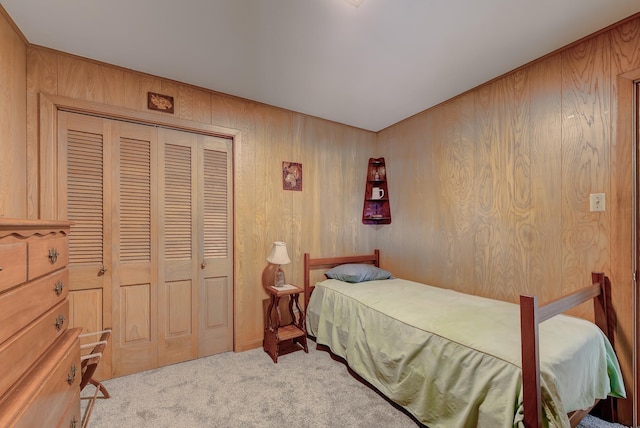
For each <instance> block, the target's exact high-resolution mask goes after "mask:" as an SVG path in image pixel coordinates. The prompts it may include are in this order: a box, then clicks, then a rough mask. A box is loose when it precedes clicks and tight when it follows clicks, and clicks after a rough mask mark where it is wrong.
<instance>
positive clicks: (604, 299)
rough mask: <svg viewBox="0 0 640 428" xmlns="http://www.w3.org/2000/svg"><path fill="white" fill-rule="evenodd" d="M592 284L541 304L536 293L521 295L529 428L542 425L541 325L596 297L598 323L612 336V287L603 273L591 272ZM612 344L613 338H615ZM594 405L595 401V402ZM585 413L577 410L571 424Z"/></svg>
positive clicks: (610, 337)
mask: <svg viewBox="0 0 640 428" xmlns="http://www.w3.org/2000/svg"><path fill="white" fill-rule="evenodd" d="M591 282H592V285H591V286H589V287H585V288H583V289H581V290H578V291H576V292H574V293H571V294H569V295H567V296H564V297H561V298H559V299H556V300H554V301H552V302H550V303H547V304H546V305H544V306H541V307H538V299H537V297H535V296H520V332H521V341H522V385H523V401H524V424H525V426H526V427H527V428H534V427H541V426H542V398H541V395H540V352H539V338H538V325H539V324H540V323H541V322H543V321H545V320H548V319H549V318H551V317H553V316H555V315H558V314H561V313H563V312H566V311H567V310H569V309H571V308H573V307H574V306H577V305H579V304H581V303H584V302H586V301H588V300H591V299H593V305H594V314H595V323H596V324H597V325H598V327H600V329H601V330H602V331H603V332H604V333H605V334H606V335H607V337H609V340H610V341H612V339H613V328H612V326H611V325H610V323H609V313H610V302H611V286H610V284H609V281H608V279H607V277H606V276H605V275H604V273H602V272H593V273H592V274H591ZM612 343H613V341H612ZM594 404H595V403H594ZM584 414H586V412H576V414H575V415H574V417H573V418H572V421H571V425H572V426H575V425H577V423H578V422H579V420H580V419H581V417H582V416H584Z"/></svg>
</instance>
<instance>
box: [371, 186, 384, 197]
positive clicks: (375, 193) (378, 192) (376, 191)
mask: <svg viewBox="0 0 640 428" xmlns="http://www.w3.org/2000/svg"><path fill="white" fill-rule="evenodd" d="M383 197H384V189H382V188H380V187H374V188H373V189H371V199H382V198H383Z"/></svg>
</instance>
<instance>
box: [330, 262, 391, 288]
mask: <svg viewBox="0 0 640 428" xmlns="http://www.w3.org/2000/svg"><path fill="white" fill-rule="evenodd" d="M324 275H325V276H326V277H327V278H329V279H338V280H340V281H345V282H353V283H356V282H364V281H374V280H376V279H390V278H393V276H392V275H391V273H390V272H388V271H386V270H384V269H380V268H378V267H375V266H374V265H368V264H355V263H349V264H344V265H338V266H336V267H334V268H333V269H330V270H328V271H326V272H325V273H324Z"/></svg>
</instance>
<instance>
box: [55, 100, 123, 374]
mask: <svg viewBox="0 0 640 428" xmlns="http://www.w3.org/2000/svg"><path fill="white" fill-rule="evenodd" d="M110 138H111V125H110V123H109V121H107V120H104V119H101V118H96V117H92V116H85V115H79V114H74V113H67V112H60V113H59V114H58V153H57V154H58V156H57V157H58V193H59V195H58V196H59V200H60V203H59V204H58V218H59V219H68V220H70V221H72V222H73V225H72V226H71V233H70V235H69V282H68V284H64V286H65V287H69V290H70V291H69V302H70V312H69V313H70V320H68V322H69V325H70V326H71V327H81V328H82V329H83V330H84V331H99V330H102V329H103V328H104V327H105V326H110V325H111V312H110V308H111V279H112V278H111V274H112V270H111V265H112V253H111V246H112V240H111V191H110V188H111V185H110V183H111V178H110V177H111V165H112V160H111V155H110V151H109V150H107V148H108V147H109V140H110ZM65 202H66V203H65ZM84 340H85V341H88V340H90V339H84ZM98 375H99V376H100V377H110V375H111V352H110V348H109V349H108V350H107V352H106V354H105V355H104V358H103V361H102V362H101V364H100V367H99V372H98Z"/></svg>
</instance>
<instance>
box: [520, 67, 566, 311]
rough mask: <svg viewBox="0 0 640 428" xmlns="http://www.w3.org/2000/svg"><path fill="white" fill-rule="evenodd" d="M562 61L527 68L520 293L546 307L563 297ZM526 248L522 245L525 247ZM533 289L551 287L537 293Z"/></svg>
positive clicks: (541, 289)
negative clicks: (527, 179)
mask: <svg viewBox="0 0 640 428" xmlns="http://www.w3.org/2000/svg"><path fill="white" fill-rule="evenodd" d="M561 84H562V82H561V59H560V56H559V55H556V56H552V57H550V58H548V59H546V60H544V61H542V62H539V63H536V64H534V65H532V66H531V68H530V72H529V91H530V94H531V98H530V109H529V111H530V126H531V133H530V136H531V141H530V145H531V148H530V157H531V168H530V170H531V174H532V179H531V186H530V192H531V211H530V213H529V214H530V217H529V220H530V221H529V224H528V230H527V234H528V237H527V240H528V242H527V243H526V245H528V247H529V256H530V261H529V263H530V270H529V281H528V282H525V283H524V284H523V286H522V288H521V290H520V292H521V293H527V294H534V293H535V294H537V295H538V297H539V299H540V301H542V302H547V301H550V300H552V299H554V298H556V297H558V296H560V295H561V292H562V290H561V287H559V286H558V285H559V284H561V281H562V241H561V240H559V239H549V238H550V237H558V236H560V235H561V230H562V212H561V207H562V193H561V191H562V186H559V185H558V183H560V182H561V178H562V175H561V174H562V144H561V143H562V129H561V120H560V119H561V117H562V111H561V106H562V104H561V103H562V99H561V94H562V90H561ZM525 242H526V241H525ZM536 284H555V285H554V286H551V285H549V286H545V287H540V286H537V285H536Z"/></svg>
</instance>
